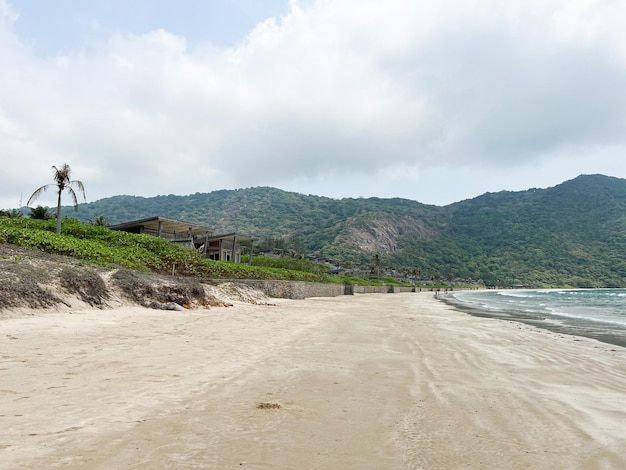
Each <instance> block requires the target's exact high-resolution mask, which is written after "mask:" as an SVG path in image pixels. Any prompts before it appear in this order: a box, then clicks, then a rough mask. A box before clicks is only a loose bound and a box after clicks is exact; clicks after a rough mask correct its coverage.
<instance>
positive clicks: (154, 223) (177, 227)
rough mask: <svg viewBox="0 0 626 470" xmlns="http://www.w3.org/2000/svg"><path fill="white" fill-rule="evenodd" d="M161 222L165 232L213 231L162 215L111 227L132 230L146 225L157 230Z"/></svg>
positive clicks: (147, 227) (200, 233)
mask: <svg viewBox="0 0 626 470" xmlns="http://www.w3.org/2000/svg"><path fill="white" fill-rule="evenodd" d="M159 223H161V230H162V231H163V232H170V233H174V232H176V233H184V232H188V231H189V230H191V234H192V235H204V234H206V233H207V232H211V229H209V228H208V227H204V226H202V225H197V224H192V223H190V222H185V221H182V220H174V219H168V218H166V217H160V216H155V217H148V218H147V219H140V220H132V221H130V222H124V223H123V224H117V225H112V226H111V227H109V228H110V229H112V230H132V229H139V228H141V227H144V228H145V229H148V230H152V231H154V232H157V231H158V230H159Z"/></svg>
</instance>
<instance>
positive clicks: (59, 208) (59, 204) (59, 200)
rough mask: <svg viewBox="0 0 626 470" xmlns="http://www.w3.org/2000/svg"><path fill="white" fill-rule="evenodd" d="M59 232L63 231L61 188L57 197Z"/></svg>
mask: <svg viewBox="0 0 626 470" xmlns="http://www.w3.org/2000/svg"><path fill="white" fill-rule="evenodd" d="M57 233H61V190H60V189H59V197H58V199H57Z"/></svg>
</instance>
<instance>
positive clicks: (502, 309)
mask: <svg viewBox="0 0 626 470" xmlns="http://www.w3.org/2000/svg"><path fill="white" fill-rule="evenodd" d="M442 298H443V300H445V301H446V302H448V303H449V304H452V305H454V306H455V307H457V308H459V309H461V310H463V311H466V312H468V313H470V314H472V315H476V316H481V317H491V318H500V319H504V320H511V321H518V322H522V323H527V324H530V325H534V326H536V327H539V328H545V329H548V330H551V331H555V332H559V333H565V334H570V335H577V336H585V337H588V338H594V339H596V340H599V341H602V342H605V343H609V344H614V345H618V346H622V347H626V289H581V290H552V289H550V290H514V291H461V292H450V293H448V294H446V295H444V296H442Z"/></svg>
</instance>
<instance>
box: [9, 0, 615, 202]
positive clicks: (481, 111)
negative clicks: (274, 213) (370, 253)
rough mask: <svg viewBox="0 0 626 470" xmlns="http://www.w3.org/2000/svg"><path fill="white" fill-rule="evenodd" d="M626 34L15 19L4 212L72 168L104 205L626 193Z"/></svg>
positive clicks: (540, 19) (480, 9)
mask: <svg viewBox="0 0 626 470" xmlns="http://www.w3.org/2000/svg"><path fill="white" fill-rule="evenodd" d="M624 25H626V8H625V7H624V2H623V0H508V1H506V2H504V1H501V0H472V1H469V0H468V1H462V0H438V1H436V2H434V1H431V0H429V1H426V0H386V1H384V2H383V1H380V0H300V1H296V0H292V1H288V0H263V1H259V0H176V1H172V0H133V1H129V0H89V1H85V0H54V1H52V0H50V1H43V0H0V155H1V158H2V168H1V172H0V208H13V207H18V206H19V203H20V198H22V202H23V203H24V204H25V203H26V201H27V200H28V198H29V196H30V194H31V193H32V192H33V191H34V190H35V189H36V188H37V187H39V186H41V185H43V184H45V183H49V182H51V181H52V173H51V169H50V168H51V166H52V165H57V166H60V165H62V164H63V163H64V162H67V163H68V164H69V165H70V166H71V167H72V170H73V177H74V178H75V179H79V180H81V181H82V182H83V183H84V185H85V188H86V192H87V200H88V201H95V200H98V199H101V198H103V197H109V196H114V195H120V194H130V195H138V196H155V195H160V194H177V195H186V194H192V193H195V192H210V191H214V190H217V189H235V188H247V187H253V186H273V187H277V188H280V189H284V190H288V191H295V192H299V193H304V194H315V195H320V196H328V197H334V198H341V197H361V196H362V197H370V196H378V197H403V198H407V199H412V200H417V201H420V202H424V203H429V204H437V205H445V204H449V203H451V202H456V201H459V200H462V199H467V198H472V197H475V196H478V195H480V194H483V193H485V192H488V191H490V192H495V191H500V190H525V189H530V188H534V187H539V188H543V187H548V186H554V185H556V184H559V183H561V182H563V181H565V180H568V179H571V178H574V177H576V176H578V175H579V174H590V173H602V174H606V175H610V176H617V177H622V178H623V177H626V152H625V150H626V27H624ZM69 202H70V201H69V199H67V203H69ZM40 203H42V205H50V206H53V205H55V201H54V198H53V197H51V196H46V197H44V198H42V199H41V200H40Z"/></svg>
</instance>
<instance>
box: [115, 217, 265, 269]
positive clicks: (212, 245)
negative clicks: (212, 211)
mask: <svg viewBox="0 0 626 470" xmlns="http://www.w3.org/2000/svg"><path fill="white" fill-rule="evenodd" d="M110 228H111V229H112V230H121V231H124V232H130V233H143V234H146V235H152V236H155V237H159V238H163V239H165V240H170V241H171V242H173V243H177V244H179V245H183V246H186V247H189V248H194V249H196V250H198V251H200V252H201V253H202V254H203V255H204V256H205V257H206V258H209V259H212V260H216V261H231V262H233V263H240V262H241V248H242V245H243V246H245V245H248V246H249V248H250V253H252V246H253V244H254V242H255V241H256V238H253V237H251V236H249V235H244V234H240V233H228V234H224V235H212V233H211V232H212V230H211V229H209V228H208V227H204V226H201V225H196V224H192V223H189V222H184V221H181V220H174V219H168V218H166V217H160V216H155V217H149V218H147V219H140V220H133V221H130V222H124V223H123V224H117V225H113V226H111V227H110Z"/></svg>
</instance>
